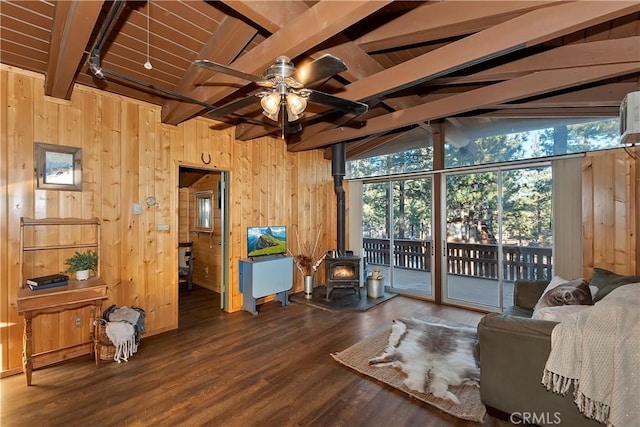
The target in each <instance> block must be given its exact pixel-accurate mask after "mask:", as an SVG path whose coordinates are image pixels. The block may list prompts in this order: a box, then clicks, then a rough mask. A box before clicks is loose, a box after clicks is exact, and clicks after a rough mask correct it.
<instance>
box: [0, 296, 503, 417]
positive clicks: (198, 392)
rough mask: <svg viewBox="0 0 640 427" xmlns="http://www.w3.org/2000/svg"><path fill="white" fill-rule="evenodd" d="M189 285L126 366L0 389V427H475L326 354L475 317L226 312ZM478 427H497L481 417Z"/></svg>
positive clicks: (409, 307)
mask: <svg viewBox="0 0 640 427" xmlns="http://www.w3.org/2000/svg"><path fill="white" fill-rule="evenodd" d="M218 302H219V297H218V295H217V294H214V293H212V292H210V291H208V290H206V289H203V288H200V287H197V286H195V287H194V290H193V291H192V292H191V294H189V295H186V294H185V295H181V297H180V322H179V325H180V327H179V329H178V330H175V331H171V332H167V333H164V334H159V335H155V336H151V337H146V338H145V337H144V336H143V339H142V342H141V345H140V348H139V350H138V353H136V354H135V355H134V356H133V358H131V359H130V360H129V362H127V363H120V364H118V363H115V362H108V363H103V364H101V365H99V366H96V365H95V364H94V363H92V360H91V358H90V357H89V356H86V357H80V358H76V359H73V360H70V361H68V362H64V363H60V364H57V365H55V366H49V367H46V368H42V369H38V370H36V371H34V373H33V386H31V387H27V386H26V384H25V380H24V376H23V375H15V376H11V377H7V378H3V379H2V380H0V425H2V426H5V427H6V426H84V425H96V426H102V425H104V426H116V425H117V426H124V425H128V426H176V425H189V426H191V425H194V426H198V425H212V426H261V427H266V426H438V427H440V426H477V425H478V424H475V423H472V422H467V421H462V420H459V419H456V418H453V417H451V416H449V415H447V414H444V413H442V412H440V411H438V410H436V409H433V408H431V407H430V406H428V405H426V404H424V403H422V402H420V401H417V400H413V399H410V398H408V397H407V396H406V395H404V394H403V393H401V392H399V391H397V390H394V389H391V388H390V387H388V386H385V385H383V384H379V383H377V382H375V381H372V380H369V379H366V378H365V377H363V376H361V375H358V374H357V373H355V372H352V371H350V370H349V369H347V368H345V367H344V366H341V365H339V364H338V363H336V362H335V361H334V360H333V359H332V358H331V357H330V355H329V353H332V352H335V351H341V350H344V349H345V348H347V347H348V346H350V345H352V344H354V343H356V342H358V341H359V340H361V339H363V338H364V337H366V336H368V335H370V334H372V333H374V332H376V331H378V330H380V329H383V328H387V327H389V326H390V325H391V321H392V320H393V319H394V318H396V317H400V316H403V315H411V314H413V313H417V312H419V313H423V314H430V315H433V316H438V317H441V318H446V319H449V320H454V321H457V322H462V323H467V324H472V325H475V324H477V322H478V320H479V319H480V317H481V314H479V313H474V312H471V311H466V310H462V309H457V308H451V307H441V306H437V305H434V304H431V303H427V302H423V301H418V300H414V299H409V298H405V297H396V298H393V299H391V300H389V301H387V302H385V303H383V304H381V305H380V306H378V307H376V308H374V309H372V310H370V311H368V312H363V313H362V312H356V313H353V312H351V313H331V312H328V311H323V310H319V309H317V308H313V307H309V306H307V305H303V304H296V303H292V304H290V305H288V306H286V307H282V306H281V305H280V303H276V302H270V303H267V304H263V305H261V306H259V314H258V315H257V316H253V315H251V314H249V313H246V312H238V313H232V314H229V313H225V312H223V311H221V310H220V309H219V308H218ZM484 425H485V426H506V425H508V424H507V423H505V422H503V421H499V420H497V419H495V418H493V417H490V416H487V418H486V420H485V423H484Z"/></svg>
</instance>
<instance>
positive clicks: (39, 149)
mask: <svg viewBox="0 0 640 427" xmlns="http://www.w3.org/2000/svg"><path fill="white" fill-rule="evenodd" d="M34 160H35V175H36V188H38V189H43V190H67V191H82V148H78V147H68V146H65V145H54V144H44V143H41V142H36V143H35V145H34Z"/></svg>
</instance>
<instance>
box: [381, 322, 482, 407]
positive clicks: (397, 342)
mask: <svg viewBox="0 0 640 427" xmlns="http://www.w3.org/2000/svg"><path fill="white" fill-rule="evenodd" d="M477 342H478V335H477V330H476V328H475V327H472V326H466V325H458V324H456V325H451V324H449V323H447V322H446V321H444V320H439V319H430V320H422V319H417V318H410V319H405V318H402V319H396V320H394V321H393V326H392V328H391V335H389V343H388V345H387V347H386V348H385V349H384V351H383V353H382V354H381V355H379V356H377V357H374V358H372V359H370V360H369V364H370V365H373V366H393V367H396V368H400V369H401V370H402V371H403V372H404V373H405V374H407V378H406V379H405V381H404V384H405V385H406V386H407V387H408V388H410V389H411V390H415V391H418V392H422V393H424V392H425V390H427V391H428V392H429V393H431V394H433V395H434V396H435V397H439V398H441V399H448V400H451V401H452V402H454V403H456V404H459V403H460V401H459V400H458V398H457V397H456V395H454V394H453V393H451V392H450V391H449V386H451V385H462V384H474V385H476V386H479V384H480V365H479V363H478V354H477Z"/></svg>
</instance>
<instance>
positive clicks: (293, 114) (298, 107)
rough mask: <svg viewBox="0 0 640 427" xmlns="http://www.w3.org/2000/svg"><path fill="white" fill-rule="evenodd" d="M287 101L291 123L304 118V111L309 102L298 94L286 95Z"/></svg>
mask: <svg viewBox="0 0 640 427" xmlns="http://www.w3.org/2000/svg"><path fill="white" fill-rule="evenodd" d="M286 101H287V113H288V114H289V121H294V120H298V119H299V118H300V117H302V113H304V109H305V108H307V100H306V99H304V98H303V97H302V96H300V95H298V94H296V93H293V92H290V93H288V94H287V95H286Z"/></svg>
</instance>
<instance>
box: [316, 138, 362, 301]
mask: <svg viewBox="0 0 640 427" xmlns="http://www.w3.org/2000/svg"><path fill="white" fill-rule="evenodd" d="M346 163H347V160H346V144H345V143H344V142H340V143H337V144H333V145H332V146H331V174H332V175H333V189H334V191H335V193H336V208H337V209H336V210H337V212H336V214H337V215H336V225H337V232H338V233H337V234H338V235H337V236H336V237H337V240H336V242H337V244H338V248H337V250H335V251H329V252H327V256H326V257H325V259H324V269H325V270H324V271H325V277H326V282H327V283H326V295H325V299H326V300H327V301H328V300H329V294H331V291H333V289H336V288H352V289H353V290H354V291H355V292H356V293H357V294H358V298H362V296H361V295H360V257H358V256H355V255H354V254H353V251H347V250H345V246H346V234H347V233H346V218H345V217H346V206H345V191H344V187H343V185H342V181H343V179H344V175H345V169H346Z"/></svg>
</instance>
